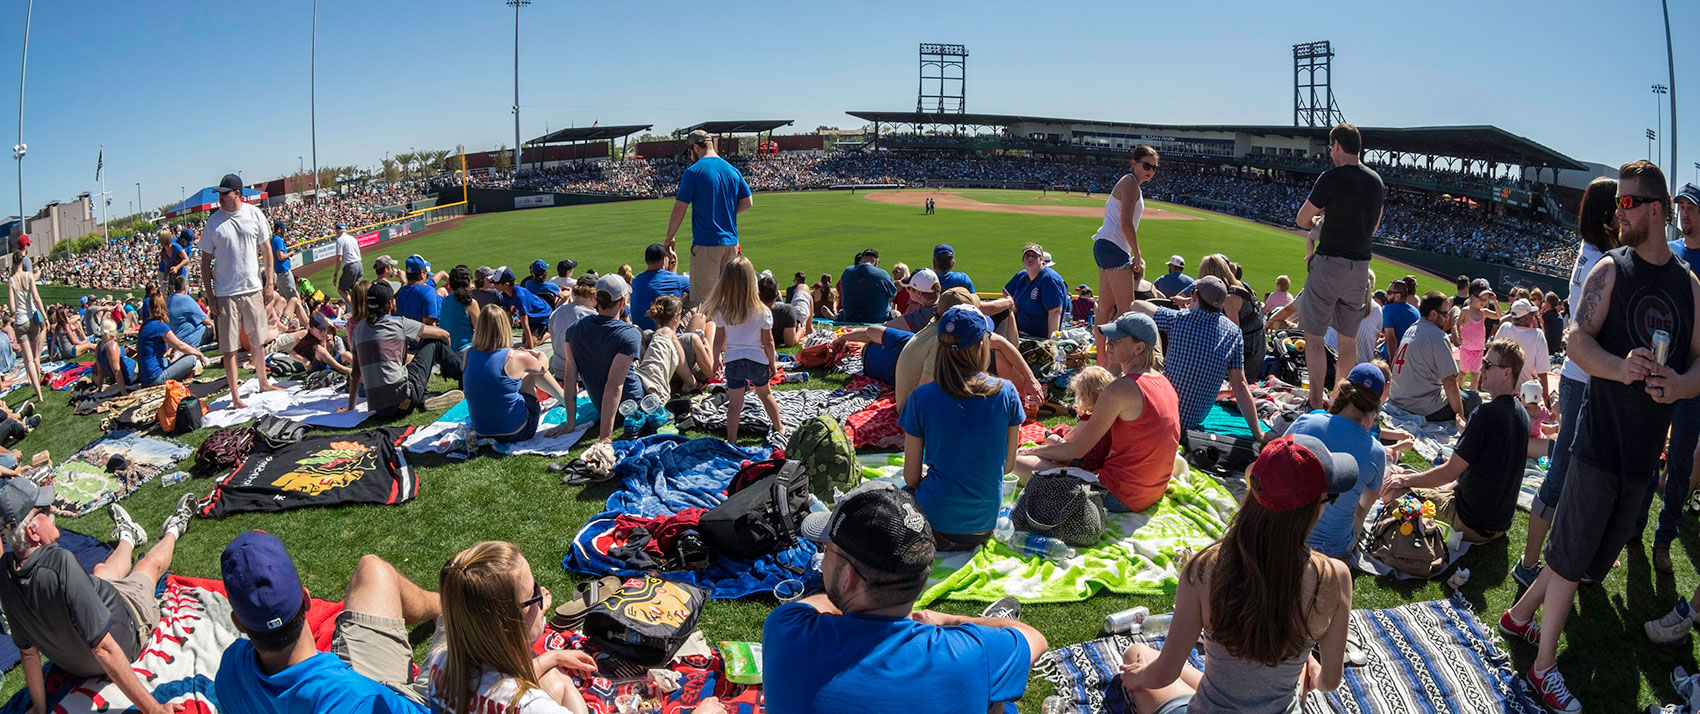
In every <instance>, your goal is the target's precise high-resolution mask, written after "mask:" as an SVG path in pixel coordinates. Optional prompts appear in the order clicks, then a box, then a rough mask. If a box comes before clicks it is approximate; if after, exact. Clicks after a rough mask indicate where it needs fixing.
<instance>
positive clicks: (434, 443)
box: [401, 390, 597, 456]
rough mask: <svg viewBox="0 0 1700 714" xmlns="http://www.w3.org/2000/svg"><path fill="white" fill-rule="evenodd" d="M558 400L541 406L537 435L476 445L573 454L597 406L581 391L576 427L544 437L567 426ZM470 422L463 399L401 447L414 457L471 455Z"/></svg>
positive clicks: (510, 450)
mask: <svg viewBox="0 0 1700 714" xmlns="http://www.w3.org/2000/svg"><path fill="white" fill-rule="evenodd" d="M556 401H557V400H556V399H555V398H553V397H550V398H548V399H547V400H546V401H544V403H543V404H542V405H541V406H542V408H543V409H544V412H543V417H542V418H541V419H539V420H538V422H537V432H538V435H537V436H534V437H532V438H530V439H527V440H525V441H516V442H513V443H507V444H504V443H500V442H497V441H495V440H493V439H479V440H478V441H477V444H475V445H489V446H490V448H492V449H495V450H496V452H497V453H502V454H541V455H543V456H565V455H567V454H568V453H569V452H571V451H572V448H573V445H574V444H577V443H578V440H579V439H582V438H584V434H585V432H587V431H589V430H590V428H591V427H592V426H595V425H596V423H597V422H596V418H597V414H596V407H595V405H593V404H591V402H590V396H589V395H587V394H585V393H584V390H579V393H578V410H577V411H576V412H574V417H573V423H574V424H576V425H577V426H576V427H575V428H574V429H573V430H572V431H570V432H567V433H566V434H564V435H562V436H555V437H549V436H543V435H542V433H543V432H545V431H548V430H549V429H553V428H555V427H557V426H560V425H562V424H565V423H567V410H566V408H565V407H563V406H560V405H559V404H557V403H556ZM470 419H471V416H470V412H469V411H468V407H467V404H466V401H465V400H462V401H461V402H460V403H459V404H456V405H454V406H452V407H449V410H448V411H446V412H443V415H442V416H440V417H437V420H436V421H434V422H431V423H430V424H426V425H425V426H422V427H419V428H418V429H416V430H414V432H413V435H412V436H409V437H407V440H406V441H403V442H402V444H401V448H403V449H405V450H407V451H411V452H413V453H415V454H433V453H434V454H451V455H456V456H469V455H471V451H472V450H471V448H470V446H469V445H468V444H467V442H466V439H467V436H468V435H470V434H471V433H472V430H471V428H470V427H469V426H468V422H469V421H470Z"/></svg>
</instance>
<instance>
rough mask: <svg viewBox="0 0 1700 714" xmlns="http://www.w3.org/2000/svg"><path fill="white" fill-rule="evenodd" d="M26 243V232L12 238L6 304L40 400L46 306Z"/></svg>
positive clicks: (27, 239) (45, 333)
mask: <svg viewBox="0 0 1700 714" xmlns="http://www.w3.org/2000/svg"><path fill="white" fill-rule="evenodd" d="M29 246H30V239H29V236H22V235H20V236H18V237H17V238H16V239H14V240H13V242H12V270H11V275H9V276H8V277H7V281H6V297H7V299H8V301H9V302H8V303H7V306H8V307H10V308H12V329H13V332H14V333H16V334H17V336H18V353H19V354H22V355H23V356H24V371H26V372H28V373H29V376H30V386H31V387H34V388H35V400H36V401H38V402H39V401H42V400H44V399H46V397H43V396H42V394H41V351H42V349H43V348H45V347H47V332H46V331H45V330H43V329H41V328H42V323H43V322H45V321H46V319H47V306H46V305H44V304H43V303H42V302H41V291H39V290H37V289H36V286H35V273H32V272H30V271H29V270H28V266H27V265H26V264H27V263H28V262H29V256H27V255H25V253H27V252H28V250H29ZM78 351H79V352H80V351H81V350H80V349H79V350H78Z"/></svg>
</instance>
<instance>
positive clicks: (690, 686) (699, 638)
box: [531, 624, 761, 714]
mask: <svg viewBox="0 0 1700 714" xmlns="http://www.w3.org/2000/svg"><path fill="white" fill-rule="evenodd" d="M550 650H590V651H592V652H594V648H593V647H591V646H590V641H589V639H588V638H586V637H585V636H584V635H582V634H580V633H578V632H577V631H574V630H564V629H560V628H556V627H554V626H552V625H547V624H545V625H544V626H543V635H542V636H540V637H538V638H537V640H536V641H535V642H533V643H532V645H531V651H532V652H535V653H537V654H543V653H544V652H547V651H550ZM598 664H599V665H600V666H601V670H600V671H598V672H597V673H596V674H595V675H592V676H588V677H587V676H584V675H580V674H577V673H575V674H574V676H573V683H574V684H575V685H576V686H577V687H578V690H579V694H580V695H581V696H583V697H584V706H585V709H586V710H588V711H589V712H590V713H591V714H618V712H619V707H618V705H617V704H616V703H615V700H616V698H618V697H620V696H623V695H627V694H637V695H639V696H644V695H646V694H647V687H646V686H645V685H646V684H647V682H648V681H649V678H648V673H649V670H648V669H645V668H643V667H639V666H637V665H633V664H629V663H624V662H619V661H618V660H614V659H610V658H603V659H601V660H599V662H598ZM658 669H665V670H669V671H671V672H673V673H675V674H677V675H678V677H679V688H678V689H676V690H674V691H672V692H668V693H666V694H663V695H660V696H659V697H658V700H657V701H658V702H659V704H660V708H659V709H656V710H654V711H656V712H658V714H690V712H693V711H695V710H696V707H697V705H698V704H701V703H702V700H703V699H706V698H708V697H711V696H713V697H718V698H719V699H720V703H721V704H722V705H724V706H725V707H726V711H728V712H732V714H759V712H761V685H759V684H737V683H735V682H731V681H728V680H727V679H726V677H725V674H726V664H725V661H724V660H722V659H721V657H720V651H719V650H717V649H715V648H713V647H710V646H709V644H708V640H707V639H706V638H704V637H703V635H702V631H701V630H697V631H695V632H692V633H691V634H690V636H689V637H688V638H686V639H685V643H684V645H682V646H680V648H679V650H678V652H677V653H676V654H674V655H673V659H672V660H670V661H668V662H667V664H666V665H663V666H662V667H659V668H658ZM645 711H650V710H647V709H646V710H645Z"/></svg>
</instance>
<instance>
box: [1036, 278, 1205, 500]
mask: <svg viewBox="0 0 1700 714" xmlns="http://www.w3.org/2000/svg"><path fill="white" fill-rule="evenodd" d="M1098 331H1099V332H1102V333H1103V335H1104V338H1105V341H1104V350H1105V352H1106V356H1107V357H1108V358H1109V360H1110V361H1111V363H1113V364H1116V365H1120V366H1121V368H1122V377H1121V379H1117V380H1116V381H1115V382H1112V383H1111V384H1110V386H1109V387H1106V388H1105V389H1104V393H1103V394H1102V395H1101V396H1099V397H1098V404H1097V406H1096V408H1095V409H1094V410H1093V416H1094V418H1093V419H1090V420H1088V421H1087V422H1086V423H1085V424H1083V425H1081V426H1080V427H1079V428H1076V429H1075V430H1074V431H1072V432H1070V433H1069V435H1068V440H1067V441H1064V442H1061V443H1057V444H1046V445H1044V446H1034V447H1029V448H1025V449H1022V450H1021V451H1020V452H1019V455H1018V456H1017V457H1016V472H1017V474H1019V475H1020V476H1021V477H1022V479H1023V481H1025V480H1026V478H1027V477H1028V476H1030V475H1032V474H1033V472H1034V471H1042V470H1045V469H1053V468H1061V467H1062V466H1063V465H1065V464H1067V463H1069V462H1070V461H1071V460H1073V459H1077V458H1080V457H1081V456H1084V455H1085V454H1086V452H1087V451H1090V450H1091V449H1092V446H1093V445H1094V444H1097V443H1098V440H1099V439H1101V438H1103V437H1104V435H1105V434H1109V437H1110V455H1109V457H1108V458H1106V459H1105V461H1104V466H1103V468H1101V469H1099V471H1098V480H1099V482H1100V483H1102V484H1103V485H1104V488H1106V489H1109V491H1110V498H1106V499H1105V500H1104V506H1105V507H1106V508H1108V509H1109V510H1110V511H1112V512H1121V513H1125V512H1128V511H1143V510H1145V509H1147V508H1150V507H1151V506H1152V505H1153V504H1155V503H1157V500H1158V499H1160V498H1162V497H1163V492H1164V491H1165V490H1167V489H1168V487H1169V478H1170V477H1171V476H1173V474H1174V472H1175V468H1176V466H1175V463H1176V459H1177V458H1178V456H1179V453H1178V450H1179V446H1180V439H1181V422H1180V406H1179V402H1180V400H1179V398H1178V397H1177V396H1176V395H1175V388H1174V386H1173V385H1171V384H1169V378H1168V377H1165V376H1163V372H1162V370H1163V353H1162V350H1161V349H1160V348H1159V347H1158V341H1157V323H1156V322H1153V321H1152V319H1151V317H1150V316H1148V315H1145V314H1143V313H1135V312H1129V313H1126V314H1124V315H1122V316H1121V317H1118V318H1116V321H1115V322H1112V323H1110V324H1108V325H1099V326H1098Z"/></svg>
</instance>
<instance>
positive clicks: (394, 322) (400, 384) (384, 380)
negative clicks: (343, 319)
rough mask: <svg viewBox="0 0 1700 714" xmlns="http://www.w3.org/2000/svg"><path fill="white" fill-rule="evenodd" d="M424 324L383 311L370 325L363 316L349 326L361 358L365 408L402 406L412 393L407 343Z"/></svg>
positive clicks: (356, 352) (415, 339) (378, 409)
mask: <svg viewBox="0 0 1700 714" xmlns="http://www.w3.org/2000/svg"><path fill="white" fill-rule="evenodd" d="M424 328H425V326H424V325H423V324H421V323H419V322H418V321H416V320H409V319H407V318H405V317H396V316H395V315H386V316H384V318H383V319H381V320H379V321H378V324H377V325H373V324H372V323H370V322H367V321H365V320H360V321H358V322H355V323H354V326H353V328H351V329H350V330H349V332H350V334H352V335H353V337H354V355H355V356H356V357H358V358H359V359H360V383H361V386H363V387H365V388H366V408H367V409H368V410H371V411H374V412H379V411H384V410H387V409H393V408H395V407H398V406H401V403H402V401H403V400H405V399H408V398H410V397H412V396H413V395H412V394H410V393H408V390H409V389H410V388H411V385H409V384H408V381H407V343H409V342H415V341H418V340H419V333H420V332H421V331H422V330H423V329H424Z"/></svg>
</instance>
